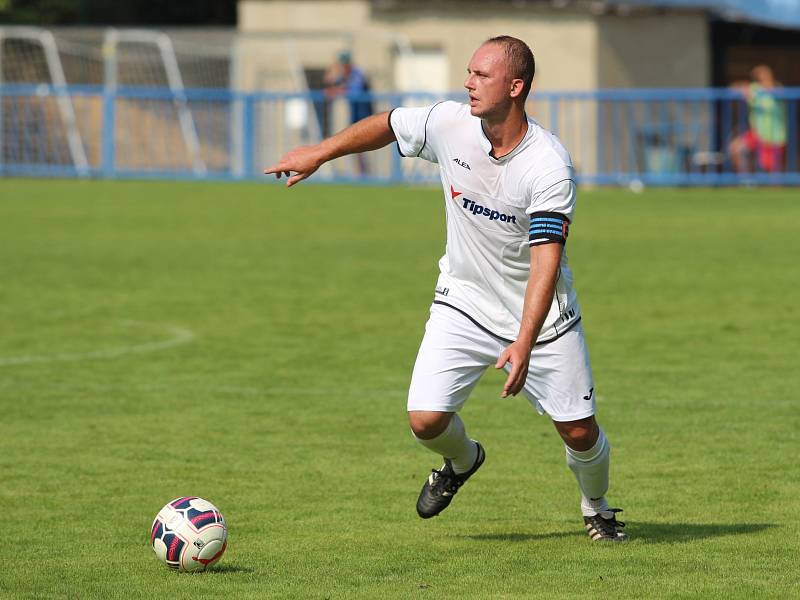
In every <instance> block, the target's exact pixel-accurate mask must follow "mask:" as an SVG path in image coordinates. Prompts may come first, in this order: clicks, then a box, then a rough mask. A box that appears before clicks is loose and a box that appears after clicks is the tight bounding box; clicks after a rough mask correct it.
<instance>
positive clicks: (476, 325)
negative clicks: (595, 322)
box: [433, 300, 581, 347]
mask: <svg viewBox="0 0 800 600" xmlns="http://www.w3.org/2000/svg"><path fill="white" fill-rule="evenodd" d="M433 303H434V304H440V305H441V306H446V307H448V308H452V309H453V310H454V311H456V312H460V313H461V314H462V315H464V316H465V317H467V318H468V319H469V320H470V321H472V324H473V325H475V327H477V328H478V329H480V330H481V331H483V332H484V333H488V334H489V335H490V336H492V337H493V338H497V339H498V340H500V341H501V342H505V343H507V344H513V343H514V340H509V339H507V338H504V337H503V336H501V335H497V334H496V333H494V332H493V331H491V330H489V329H487V328H486V327H484V326H483V325H481V324H480V323H478V322H477V321H476V320H475V319H473V318H472V317H471V316H470V315H469V314H468V313H466V312H465V311H463V310H461V309H460V308H458V307H455V306H453V305H452V304H448V303H447V302H442V301H441V300H434V301H433ZM580 322H581V317H578V318H577V319H575V320H574V321H573V322H572V323H570V325H569V327H567V328H566V329H564V330H563V331H559V332H558V333H557V334H556V336H555V337H552V338H550V339H549V340H543V341H541V342H536V343H535V344H534V347H536V346H544V345H545V344H549V343H550V342H555V341H556V340H557V339H558V338H560V337H561V336H562V335H564V334H565V333H567V332H568V331H570V330H571V329H572V328H573V327H575V325H577V324H578V323H580Z"/></svg>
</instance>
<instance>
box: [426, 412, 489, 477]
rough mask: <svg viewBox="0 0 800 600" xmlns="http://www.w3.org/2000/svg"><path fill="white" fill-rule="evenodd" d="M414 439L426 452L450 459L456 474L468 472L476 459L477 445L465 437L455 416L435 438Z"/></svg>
mask: <svg viewBox="0 0 800 600" xmlns="http://www.w3.org/2000/svg"><path fill="white" fill-rule="evenodd" d="M414 437H415V438H417V441H418V442H419V443H420V444H422V445H423V446H425V447H426V448H427V449H428V450H432V451H433V452H436V453H437V454H441V455H442V456H443V457H444V458H447V459H450V462H451V464H452V465H453V470H454V471H455V472H456V473H466V472H467V471H469V470H470V469H471V468H472V467H473V466H474V465H475V461H476V460H477V458H478V445H477V444H476V443H475V442H474V441H473V440H471V439H469V438H468V437H467V432H466V430H465V429H464V421H462V420H461V417H459V416H458V415H457V414H454V415H453V416H452V418H451V419H450V423H449V424H448V425H447V428H446V429H445V430H444V431H443V432H442V433H440V434H439V435H437V436H436V437H435V438H433V439H430V440H423V439H420V438H418V437H417V436H416V435H415V436H414Z"/></svg>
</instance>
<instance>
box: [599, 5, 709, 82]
mask: <svg viewBox="0 0 800 600" xmlns="http://www.w3.org/2000/svg"><path fill="white" fill-rule="evenodd" d="M597 31H598V43H597V53H596V68H597V83H598V87H601V88H620V87H705V86H708V85H711V50H710V47H709V31H708V22H707V19H706V16H705V14H704V13H702V12H690V13H668V14H634V15H630V16H626V17H620V16H601V17H598V18H597Z"/></svg>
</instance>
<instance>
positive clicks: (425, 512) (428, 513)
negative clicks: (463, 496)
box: [417, 442, 486, 519]
mask: <svg viewBox="0 0 800 600" xmlns="http://www.w3.org/2000/svg"><path fill="white" fill-rule="evenodd" d="M475 444H476V445H477V446H478V457H477V458H476V459H475V464H474V465H472V468H471V469H470V470H469V471H467V472H466V473H458V474H456V473H455V471H453V465H452V463H451V462H450V460H449V459H444V466H443V467H442V468H441V470H438V471H437V470H436V469H433V470H432V472H431V474H430V475H429V476H428V479H426V480H425V485H423V486H422V491H421V492H420V493H419V498H418V499H417V514H418V515H419V516H420V517H422V518H423V519H430V518H431V517H435V516H436V515H438V514H439V513H440V512H442V511H443V510H444V509H445V508H447V507H448V505H449V504H450V502H451V501H452V500H453V496H455V495H456V492H458V488H460V487H461V486H462V485H464V482H465V481H466V480H467V479H469V478H470V476H471V475H472V474H473V473H474V472H475V471H477V470H478V469H479V468H480V467H481V465H482V464H483V461H484V459H485V458H486V453H485V452H484V451H483V446H481V445H480V444H479V443H478V442H475Z"/></svg>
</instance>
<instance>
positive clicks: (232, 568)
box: [200, 564, 255, 575]
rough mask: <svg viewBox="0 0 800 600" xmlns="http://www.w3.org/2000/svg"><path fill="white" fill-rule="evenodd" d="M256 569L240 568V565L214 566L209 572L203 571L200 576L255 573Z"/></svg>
mask: <svg viewBox="0 0 800 600" xmlns="http://www.w3.org/2000/svg"><path fill="white" fill-rule="evenodd" d="M253 572H255V569H251V568H250V567H240V566H239V565H231V564H224V565H219V566H213V567H211V568H210V569H209V570H208V571H201V573H200V574H204V573H208V574H210V575H213V574H214V573H253Z"/></svg>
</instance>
